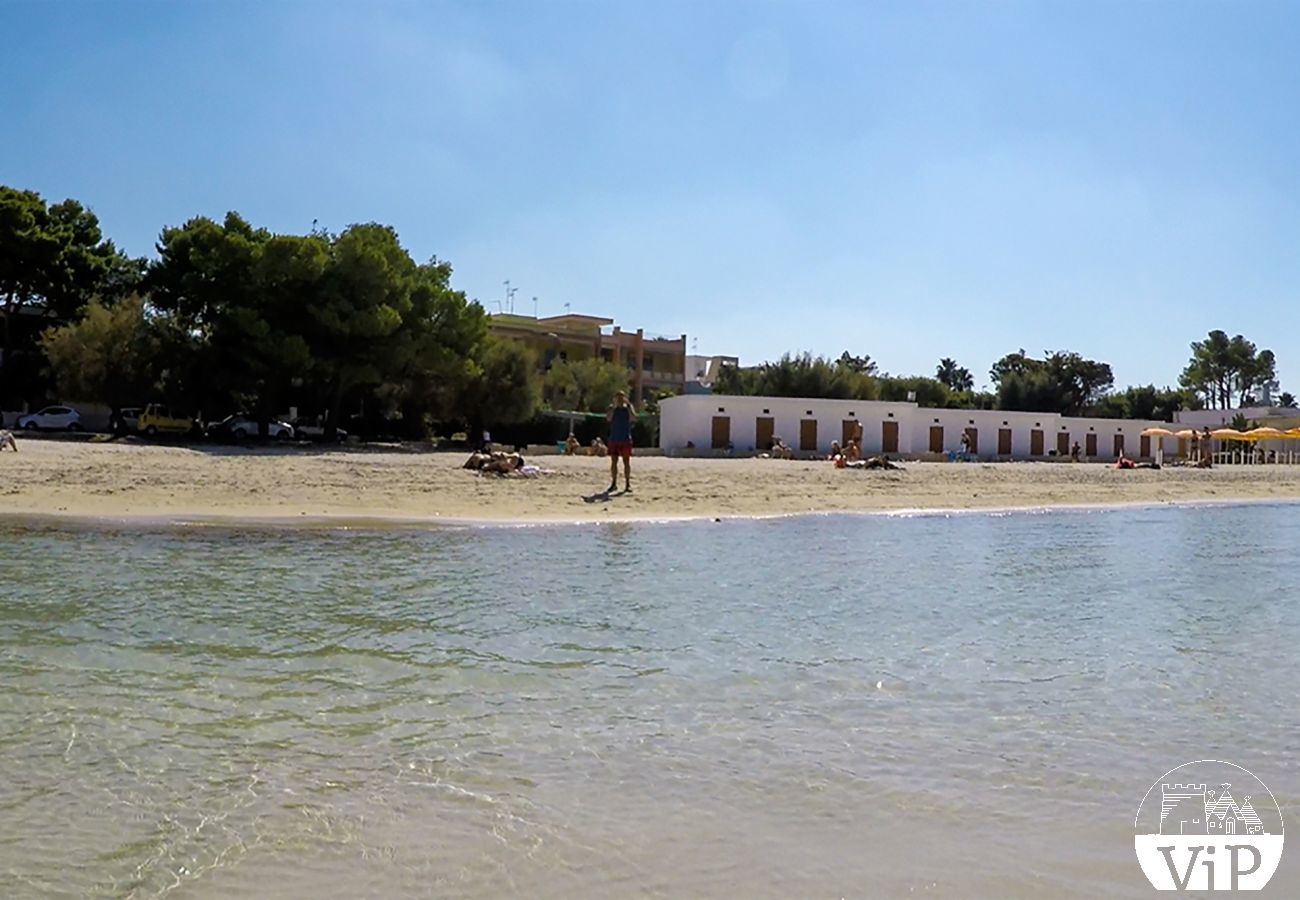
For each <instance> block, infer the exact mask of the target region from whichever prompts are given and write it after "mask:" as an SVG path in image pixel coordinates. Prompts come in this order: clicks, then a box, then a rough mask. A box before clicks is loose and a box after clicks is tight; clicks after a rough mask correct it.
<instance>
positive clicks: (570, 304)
mask: <svg viewBox="0 0 1300 900" xmlns="http://www.w3.org/2000/svg"><path fill="white" fill-rule="evenodd" d="M571 306H573V304H572V303H566V304H564V314H565V315H566V316H567V315H568V314H569V307H571Z"/></svg>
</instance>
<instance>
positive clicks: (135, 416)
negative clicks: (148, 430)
mask: <svg viewBox="0 0 1300 900" xmlns="http://www.w3.org/2000/svg"><path fill="white" fill-rule="evenodd" d="M140 410H141V407H139V406H124V407H122V408H121V409H119V410H118V411H117V412H116V413H114V414H113V415H111V416H109V417H108V430H109V431H111V432H113V433H114V434H135V432H136V431H137V430H138V429H139V423H140Z"/></svg>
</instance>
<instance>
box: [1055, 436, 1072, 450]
mask: <svg viewBox="0 0 1300 900" xmlns="http://www.w3.org/2000/svg"><path fill="white" fill-rule="evenodd" d="M1056 455H1057V456H1069V455H1070V432H1068V431H1062V432H1061V433H1060V434H1058V435H1057V436H1056Z"/></svg>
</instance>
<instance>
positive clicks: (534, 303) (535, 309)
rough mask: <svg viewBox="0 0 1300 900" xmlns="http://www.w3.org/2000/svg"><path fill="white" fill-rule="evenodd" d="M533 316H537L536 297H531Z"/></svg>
mask: <svg viewBox="0 0 1300 900" xmlns="http://www.w3.org/2000/svg"><path fill="white" fill-rule="evenodd" d="M533 318H534V319H536V318H537V298H536V297H534V298H533Z"/></svg>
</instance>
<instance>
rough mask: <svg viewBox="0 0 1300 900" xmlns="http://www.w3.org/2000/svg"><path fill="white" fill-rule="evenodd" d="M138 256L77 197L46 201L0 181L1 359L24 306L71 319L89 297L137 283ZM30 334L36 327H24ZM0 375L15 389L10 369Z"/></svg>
mask: <svg viewBox="0 0 1300 900" xmlns="http://www.w3.org/2000/svg"><path fill="white" fill-rule="evenodd" d="M141 266H142V263H141V261H140V260H132V259H128V258H127V257H126V256H125V255H124V254H123V253H122V252H121V251H119V250H118V249H117V248H116V247H115V246H113V242H112V241H109V240H106V239H105V238H104V236H103V234H102V233H101V231H100V228H99V219H97V218H96V217H95V214H94V213H92V212H91V211H90V210H88V209H86V208H85V207H84V206H82V205H81V204H80V203H78V202H77V201H75V200H64V201H63V202H61V203H54V204H49V205H47V204H46V202H45V201H44V200H43V199H42V198H41V196H40V194H37V193H36V192H34V191H20V190H17V189H15V188H11V187H7V186H4V185H0V318H3V323H2V324H3V335H2V336H3V351H4V352H3V354H0V367H4V366H8V365H9V364H10V363H12V362H13V361H14V360H13V355H14V354H15V352H16V351H17V352H20V353H21V352H25V351H34V349H35V347H34V345H32V346H28V345H26V344H23V345H16V344H15V342H14V328H13V320H14V318H15V317H16V316H17V315H19V312H20V311H21V312H22V313H23V314H24V315H27V316H35V317H39V318H41V319H44V320H48V321H49V322H51V323H63V322H68V321H71V320H72V319H73V318H75V317H76V316H77V314H78V313H79V312H80V310H81V308H82V307H83V306H85V305H86V303H88V302H89V301H90V299H91V298H92V297H95V296H98V297H100V298H101V299H102V300H104V301H106V302H111V301H114V300H117V299H119V298H121V297H123V296H125V295H127V294H129V293H130V292H132V291H134V290H135V289H136V287H137V286H138V280H139V275H140V270H141ZM29 333H30V334H31V335H32V338H31V339H32V340H33V341H35V340H36V339H37V338H36V334H37V332H35V331H31V332H29ZM0 381H3V382H5V383H4V385H3V386H4V387H5V388H8V389H10V390H12V389H13V381H14V379H13V377H11V376H9V375H6V376H5V377H4V378H3V379H0Z"/></svg>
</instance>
